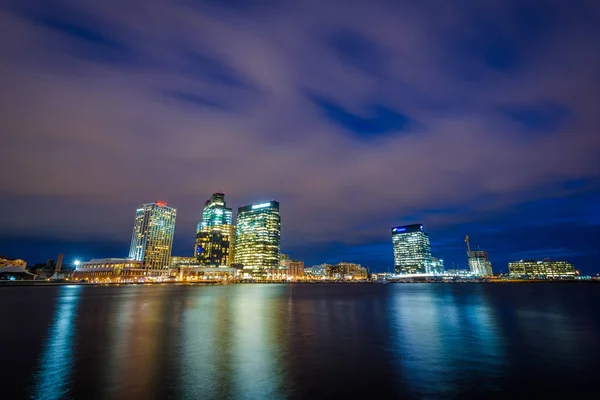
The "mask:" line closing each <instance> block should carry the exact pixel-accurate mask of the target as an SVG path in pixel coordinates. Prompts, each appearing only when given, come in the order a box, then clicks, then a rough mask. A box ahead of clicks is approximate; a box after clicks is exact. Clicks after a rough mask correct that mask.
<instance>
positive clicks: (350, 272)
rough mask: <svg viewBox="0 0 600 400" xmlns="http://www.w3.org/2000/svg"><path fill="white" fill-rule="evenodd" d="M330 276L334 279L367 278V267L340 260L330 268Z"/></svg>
mask: <svg viewBox="0 0 600 400" xmlns="http://www.w3.org/2000/svg"><path fill="white" fill-rule="evenodd" d="M328 277H329V278H330V279H334V280H362V279H367V277H368V273H367V269H366V268H365V267H363V266H361V265H360V264H354V263H349V262H340V263H337V264H335V265H331V266H330V267H329V268H328Z"/></svg>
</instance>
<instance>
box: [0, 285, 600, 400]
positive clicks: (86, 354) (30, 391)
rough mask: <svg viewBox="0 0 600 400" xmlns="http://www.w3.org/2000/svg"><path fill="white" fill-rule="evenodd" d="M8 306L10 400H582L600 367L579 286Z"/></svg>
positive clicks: (300, 290) (107, 291) (117, 298)
mask: <svg viewBox="0 0 600 400" xmlns="http://www.w3.org/2000/svg"><path fill="white" fill-rule="evenodd" d="M0 299H1V300H2V304H3V309H4V313H3V314H4V315H3V317H4V318H3V322H2V324H1V325H0V348H2V363H1V364H0V373H1V374H2V376H3V378H4V379H3V380H4V382H5V384H4V386H3V389H2V393H3V396H2V397H3V398H10V399H12V398H15V399H21V398H48V399H50V398H86V399H87V398H115V399H149V398H182V399H196V398H223V399H224V398H239V399H259V398H275V399H277V398H340V397H346V398H357V397H367V398H368V397H378V398H402V397H408V398H423V397H427V398H456V397H464V396H470V397H473V396H478V397H484V396H486V397H505V396H510V397H518V398H521V397H529V398H535V397H539V396H549V395H556V394H557V393H559V392H560V393H568V394H569V395H570V396H571V397H577V398H581V397H585V394H586V393H592V392H591V389H592V388H591V386H592V385H594V384H595V382H596V376H597V371H598V370H599V368H600V343H599V342H598V340H597V338H598V337H600V313H599V312H598V309H599V308H600V291H599V290H598V287H597V286H596V285H586V284H581V283H556V284H553V283H548V284H544V285H536V284H508V283H507V284H504V285H490V284H481V285H479V284H454V285H445V284H390V285H336V284H328V285H320V284H314V285H286V284H269V285H264V284H252V285H249V284H248V285H246V284H239V285H214V286H192V285H144V286H142V285H138V286H88V285H65V286H48V287H35V288H34V287H6V288H1V289H0ZM376 395H377V396H376ZM593 397H594V396H591V395H590V398H593Z"/></svg>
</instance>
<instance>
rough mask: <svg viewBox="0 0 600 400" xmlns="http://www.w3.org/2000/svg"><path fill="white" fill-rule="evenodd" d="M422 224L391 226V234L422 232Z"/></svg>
mask: <svg viewBox="0 0 600 400" xmlns="http://www.w3.org/2000/svg"><path fill="white" fill-rule="evenodd" d="M423 230H424V227H423V224H410V225H399V226H394V227H393V228H392V234H398V233H412V232H423Z"/></svg>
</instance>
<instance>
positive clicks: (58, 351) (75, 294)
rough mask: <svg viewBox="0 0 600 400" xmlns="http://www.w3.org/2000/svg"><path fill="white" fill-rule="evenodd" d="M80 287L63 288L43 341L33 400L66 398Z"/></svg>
mask: <svg viewBox="0 0 600 400" xmlns="http://www.w3.org/2000/svg"><path fill="white" fill-rule="evenodd" d="M81 290H82V287H81V286H62V287H60V291H59V293H58V298H57V304H56V311H55V313H54V319H53V321H52V325H51V326H50V330H49V332H48V335H47V338H46V345H45V347H44V352H43V354H42V357H41V358H40V365H39V370H38V372H37V373H36V374H35V381H36V382H35V389H34V395H33V397H34V398H35V399H43V400H52V399H62V398H65V397H66V396H67V394H68V392H69V390H70V385H69V383H70V380H71V375H72V372H73V359H74V354H73V353H74V348H75V346H74V343H73V340H74V336H75V318H76V315H77V305H78V302H79V298H80V297H79V296H80V294H81Z"/></svg>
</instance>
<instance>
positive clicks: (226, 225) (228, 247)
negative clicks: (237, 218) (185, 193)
mask: <svg viewBox="0 0 600 400" xmlns="http://www.w3.org/2000/svg"><path fill="white" fill-rule="evenodd" d="M232 221H233V213H232V211H231V208H227V207H226V203H225V195H224V194H223V193H215V194H213V195H212V197H211V198H210V200H207V201H206V203H205V205H204V211H203V212H202V219H201V220H200V222H198V226H197V228H196V246H195V249H194V252H195V255H196V258H197V259H198V262H199V263H200V264H201V265H210V266H216V267H219V266H230V265H231V263H232V253H233V243H232V242H233V237H234V231H233V225H232Z"/></svg>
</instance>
